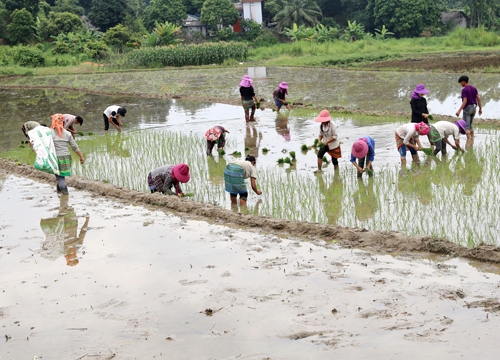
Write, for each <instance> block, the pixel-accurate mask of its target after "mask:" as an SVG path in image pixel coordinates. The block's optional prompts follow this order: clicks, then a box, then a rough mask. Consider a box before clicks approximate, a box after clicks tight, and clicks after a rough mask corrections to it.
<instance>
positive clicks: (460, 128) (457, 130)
mask: <svg viewBox="0 0 500 360" xmlns="http://www.w3.org/2000/svg"><path fill="white" fill-rule="evenodd" d="M466 126H467V125H466V123H465V121H464V120H458V121H455V122H454V123H452V122H449V121H438V122H436V123H435V124H434V125H431V132H433V131H432V130H436V131H437V132H438V133H439V137H440V138H439V140H438V141H435V142H434V146H435V148H434V151H433V153H432V155H434V156H435V155H437V154H438V153H439V152H440V151H441V154H442V155H443V156H446V144H448V145H450V146H451V147H452V148H453V150H460V151H462V152H464V149H462V148H461V147H460V134H465V128H466ZM433 128H434V129H433ZM450 135H453V138H454V139H455V145H453V144H452V143H451V142H450V141H449V140H448V136H450Z"/></svg>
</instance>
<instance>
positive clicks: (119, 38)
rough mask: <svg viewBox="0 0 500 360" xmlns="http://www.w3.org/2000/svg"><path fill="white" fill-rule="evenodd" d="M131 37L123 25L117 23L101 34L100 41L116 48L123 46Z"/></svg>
mask: <svg viewBox="0 0 500 360" xmlns="http://www.w3.org/2000/svg"><path fill="white" fill-rule="evenodd" d="M130 39H131V34H130V31H129V30H128V29H127V28H126V27H125V26H123V25H122V24H118V25H116V26H114V27H112V28H110V29H108V31H106V33H105V34H104V35H103V36H102V41H104V43H105V44H106V45H108V46H113V47H116V48H123V47H125V45H126V44H127V42H129V41H130Z"/></svg>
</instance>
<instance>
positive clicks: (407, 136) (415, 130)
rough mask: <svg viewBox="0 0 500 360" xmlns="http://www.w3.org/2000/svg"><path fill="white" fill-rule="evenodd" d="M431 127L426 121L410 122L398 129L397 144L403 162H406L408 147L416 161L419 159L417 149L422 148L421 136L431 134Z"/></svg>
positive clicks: (396, 134)
mask: <svg viewBox="0 0 500 360" xmlns="http://www.w3.org/2000/svg"><path fill="white" fill-rule="evenodd" d="M429 131H430V127H429V125H427V124H426V123H424V122H420V123H418V124H415V123H408V124H404V125H401V126H400V127H398V128H397V129H396V133H395V136H396V146H397V149H398V152H399V155H400V156H401V164H403V165H404V164H406V149H409V150H410V153H411V157H412V159H413V161H414V162H417V161H418V160H419V157H418V154H417V151H418V150H420V149H421V148H422V144H421V143H420V139H419V136H420V135H427V134H429Z"/></svg>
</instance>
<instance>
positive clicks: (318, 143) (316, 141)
mask: <svg viewBox="0 0 500 360" xmlns="http://www.w3.org/2000/svg"><path fill="white" fill-rule="evenodd" d="M320 144H322V143H321V142H320V141H319V139H318V138H316V139H314V144H313V145H312V146H313V147H315V148H317V147H318V146H320Z"/></svg>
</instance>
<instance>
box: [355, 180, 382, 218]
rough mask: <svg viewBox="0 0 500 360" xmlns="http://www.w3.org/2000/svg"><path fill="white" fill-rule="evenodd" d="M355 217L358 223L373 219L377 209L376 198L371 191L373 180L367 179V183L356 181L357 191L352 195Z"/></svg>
mask: <svg viewBox="0 0 500 360" xmlns="http://www.w3.org/2000/svg"><path fill="white" fill-rule="evenodd" d="M353 197H354V206H355V209H356V216H357V218H358V220H359V221H366V220H368V219H371V218H373V215H374V214H375V212H376V211H377V209H378V198H377V197H376V196H375V192H374V191H373V178H368V183H366V184H365V183H364V182H363V180H361V179H359V180H358V190H356V192H355V193H354V195H353Z"/></svg>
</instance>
